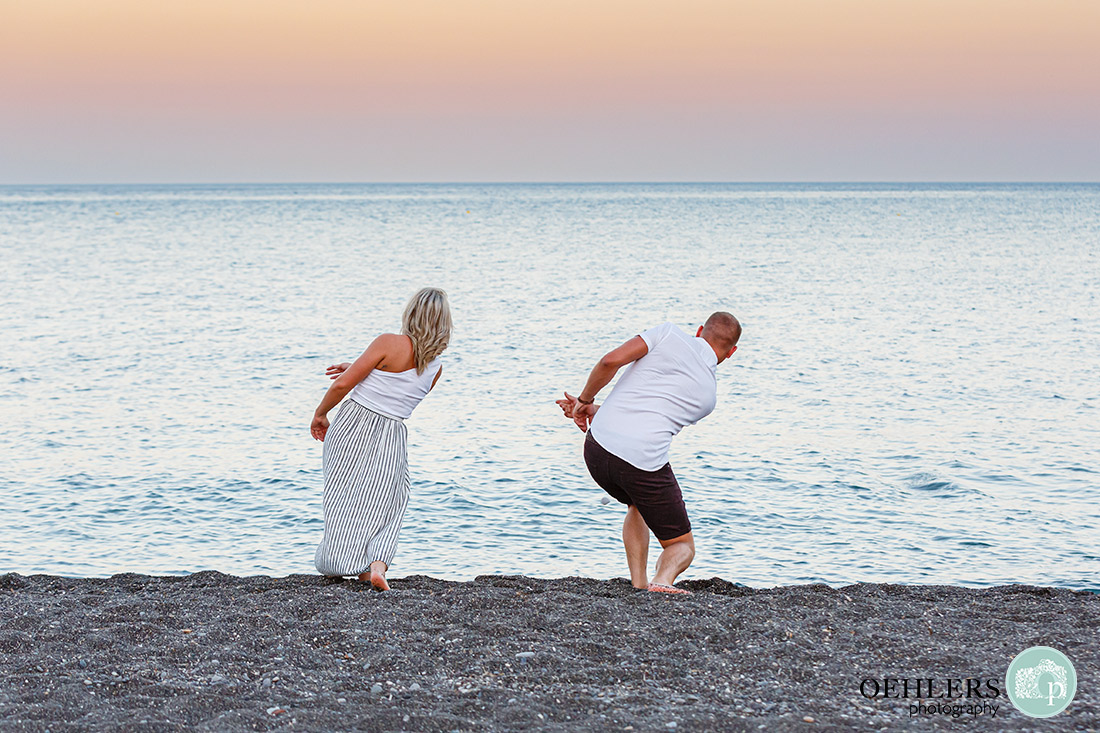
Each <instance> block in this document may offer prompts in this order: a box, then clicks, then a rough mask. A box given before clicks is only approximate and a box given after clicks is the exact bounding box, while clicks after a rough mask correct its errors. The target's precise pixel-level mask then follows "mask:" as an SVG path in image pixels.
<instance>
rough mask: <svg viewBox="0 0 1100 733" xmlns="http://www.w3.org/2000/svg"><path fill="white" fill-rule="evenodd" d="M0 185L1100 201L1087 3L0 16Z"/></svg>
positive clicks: (273, 0)
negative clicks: (863, 188)
mask: <svg viewBox="0 0 1100 733" xmlns="http://www.w3.org/2000/svg"><path fill="white" fill-rule="evenodd" d="M0 19H2V20H0V183H54V182H59V183H63V182H73V183H79V182H221V181H242V182H244V181H257V182H259V181H637V180H642V181H806V180H812V181H834V180H836V181H845V180H863V181H911V180H921V181H958V180H965V181H997V180H1067V181H1072V180H1090V181H1095V180H1100V2H1098V1H1097V0H753V1H751V2H741V1H738V0H667V1H664V2H647V1H646V0H630V1H629V2H628V1H625V0H624V1H619V0H584V1H580V0H538V1H535V0H391V1H387V2H372V1H371V0H308V1H307V0H300V1H296V2H291V1H289V0H186V1H185V2H184V1H171V2H170V1H167V0H0Z"/></svg>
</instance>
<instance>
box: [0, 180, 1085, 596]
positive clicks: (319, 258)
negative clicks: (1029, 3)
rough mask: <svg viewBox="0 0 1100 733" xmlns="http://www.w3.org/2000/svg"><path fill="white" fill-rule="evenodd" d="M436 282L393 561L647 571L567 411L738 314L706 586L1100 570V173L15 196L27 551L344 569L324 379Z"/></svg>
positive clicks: (6, 360) (722, 402) (706, 434)
mask: <svg viewBox="0 0 1100 733" xmlns="http://www.w3.org/2000/svg"><path fill="white" fill-rule="evenodd" d="M424 286H437V287H442V288H444V289H446V290H447V291H448V292H449V295H450V299H451V304H452V309H453V313H454V321H455V330H454V336H453V340H452V343H451V346H450V348H449V349H448V350H447V352H446V354H445V355H444V364H445V366H444V371H443V377H442V379H441V380H440V382H439V384H438V386H437V387H436V389H435V390H434V391H433V392H432V393H431V394H430V395H429V396H428V398H427V399H426V400H425V401H424V402H423V403H422V404H421V406H420V407H419V408H418V409H417V411H416V413H415V414H414V415H413V416H412V418H410V419H409V420H408V421H407V424H408V430H409V463H410V472H411V478H412V498H411V501H410V505H409V510H408V513H407V515H406V517H405V523H404V529H403V530H402V534H401V541H400V546H399V548H398V554H397V557H396V558H395V560H394V565H393V568H392V571H391V576H392V577H398V578H399V577H401V576H406V575H412V574H427V575H431V576H435V577H440V578H450V579H458V580H462V579H471V578H474V577H476V576H478V575H493V574H516V573H522V574H526V575H531V576H536V577H543V578H556V577H562V576H570V575H582V576H589V577H597V578H613V577H624V576H625V575H626V566H625V560H624V557H623V552H622V546H621V540H620V525H621V521H622V517H623V507H622V506H620V505H618V504H617V503H616V502H611V503H610V504H604V503H602V501H601V499H602V498H603V496H604V494H603V492H602V491H601V490H600V489H599V488H598V487H597V486H596V485H595V484H594V483H593V482H592V480H591V479H590V477H589V476H588V474H587V471H586V469H585V467H584V464H583V461H582V458H581V446H582V439H583V435H582V434H581V432H580V431H579V430H578V429H577V428H576V427H574V426H573V425H572V424H571V423H570V422H569V421H567V420H566V419H564V418H563V416H562V414H561V411H560V410H559V408H558V407H557V406H556V405H555V404H554V400H555V399H556V398H558V397H560V396H561V395H562V393H563V392H564V391H566V390H568V391H570V392H572V393H576V391H578V390H579V389H580V388H581V387H582V385H583V383H584V380H585V377H586V375H587V373H588V371H589V370H590V369H591V368H592V366H593V365H594V364H595V363H596V361H597V359H598V358H599V357H600V356H601V355H602V354H604V353H605V352H607V351H609V350H610V349H612V348H614V347H615V346H618V345H619V344H621V343H623V342H624V341H626V340H628V339H629V338H631V337H633V336H634V335H635V334H638V333H639V332H641V331H643V330H645V329H647V328H649V327H651V326H654V325H658V324H661V323H664V322H667V321H671V322H673V323H675V324H676V325H677V326H678V327H680V328H682V329H683V330H684V331H686V332H689V333H694V332H695V329H696V328H697V327H698V325H699V324H700V323H701V322H702V321H703V320H704V319H705V318H706V317H707V316H708V315H709V314H710V313H711V312H713V311H716V310H727V311H730V312H732V313H734V314H735V315H736V316H737V317H738V318H739V319H740V320H741V322H742V324H743V327H744V334H743V336H742V339H741V343H740V348H739V349H738V351H737V352H736V354H734V356H733V357H732V358H731V359H730V360H728V361H726V362H724V363H723V364H721V365H720V366H719V367H718V406H717V408H716V409H715V411H714V413H713V414H711V415H710V416H709V417H707V418H706V419H705V420H703V421H702V422H700V423H699V424H697V425H695V426H691V427H688V428H686V429H685V430H684V431H683V432H682V433H680V435H679V436H678V437H677V438H676V439H675V441H674V443H673V448H672V452H671V463H672V466H673V468H674V470H675V472H676V475H677V476H678V478H679V481H680V484H681V486H682V488H683V492H684V497H685V500H686V503H687V507H688V511H689V513H690V516H691V520H692V524H693V528H694V533H695V537H696V544H697V555H696V559H695V562H694V563H693V564H692V566H691V568H690V569H689V570H688V572H687V573H686V574H685V575H684V576H683V577H684V578H710V577H714V576H718V577H721V578H725V579H727V580H730V581H734V582H737V583H743V584H746V585H749V586H753V587H770V586H776V585H786V584H800V583H826V584H829V585H832V586H839V585H844V584H848V583H855V582H882V583H907V584H953V585H963V586H971V587H981V586H990V585H999V584H1006V583H1027V584H1038V585H1050V586H1059V587H1066V588H1074V589H1089V590H1098V589H1100V501H1098V496H1100V356H1098V354H1100V300H1098V296H1097V292H1098V290H1100V185H1098V184H996V185H983V184H974V185H970V184H965V185H964V184H951V185H943V184H849V183H843V184H786V185H779V184H766V185H765V184H585V185H572V184H500V185H481V184H469V185H441V184H424V185H414V184H407V185H382V184H364V185H347V184H332V185H323V184H309V185H170V186H169V185H164V186H159V185H144V186H123V185H118V186H5V187H0V425H2V430H0V517H2V523H0V573H2V572H17V573H22V574H32V573H52V574H58V575H63V576H108V575H111V574H115V573H122V572H136V573H152V574H181V573H188V572H194V571H200V570H218V571H221V572H224V573H231V574H235V575H275V576H282V575H287V574H291V573H314V572H316V571H315V570H314V568H313V553H314V548H315V547H316V545H317V543H318V541H319V540H320V538H321V533H322V528H323V519H322V511H321V498H322V472H321V449H322V445H321V443H319V442H316V441H314V440H313V439H312V438H311V437H310V435H309V430H308V428H309V423H310V418H311V415H312V413H313V410H314V408H315V406H316V404H317V403H318V401H319V400H320V398H321V396H322V395H323V393H324V391H325V389H326V388H327V386H328V384H329V381H328V379H327V378H326V377H325V368H326V367H327V366H328V365H329V364H333V363H336V362H342V361H349V360H352V359H354V358H355V357H356V356H357V355H358V354H359V353H361V352H362V350H363V349H364V348H365V347H366V346H367V344H369V343H370V341H371V340H372V339H373V338H374V337H375V336H376V335H378V334H379V333H382V332H387V331H396V330H398V329H399V327H400V316H401V312H402V309H403V306H404V303H405V301H406V299H407V298H408V297H409V296H410V295H411V294H412V293H413V292H414V291H416V290H417V289H419V288H421V287H424ZM657 549H658V548H657V544H656V542H655V541H654V542H653V543H652V547H651V558H650V562H651V565H652V563H653V562H654V561H655V559H656V551H657Z"/></svg>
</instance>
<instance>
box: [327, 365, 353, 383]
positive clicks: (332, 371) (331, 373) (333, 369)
mask: <svg viewBox="0 0 1100 733" xmlns="http://www.w3.org/2000/svg"><path fill="white" fill-rule="evenodd" d="M349 366H351V362H350V361H345V362H344V363H343V364H329V366H328V369H326V370H325V376H326V377H328V378H329V379H336V378H337V377H338V376H340V375H341V374H343V373H344V372H346V371H347V370H348V367H349Z"/></svg>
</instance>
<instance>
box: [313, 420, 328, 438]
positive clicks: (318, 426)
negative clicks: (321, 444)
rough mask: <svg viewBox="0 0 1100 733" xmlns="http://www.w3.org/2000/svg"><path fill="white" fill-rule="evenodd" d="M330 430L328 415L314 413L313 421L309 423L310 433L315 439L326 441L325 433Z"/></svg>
mask: <svg viewBox="0 0 1100 733" xmlns="http://www.w3.org/2000/svg"><path fill="white" fill-rule="evenodd" d="M327 432H328V417H327V416H325V415H314V416H313V422H311V423H310V424H309V434H310V435H312V436H313V439H314V440H320V441H324V439H325V433H327Z"/></svg>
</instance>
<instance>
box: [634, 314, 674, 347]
mask: <svg viewBox="0 0 1100 733" xmlns="http://www.w3.org/2000/svg"><path fill="white" fill-rule="evenodd" d="M674 328H676V326H675V324H673V323H672V322H671V321H669V322H668V323H662V324H661V325H660V326H654V327H653V328H651V329H649V330H647V331H642V332H641V333H640V334H638V335H639V336H641V337H642V341H645V345H646V347H647V348H648V349H649V350H650V351H653V350H654V349H655V348H657V346H658V344H660V343H661V342H662V341H664V340H665V338H666V337H667V336H668V334H669V333H671V331H672V329H674Z"/></svg>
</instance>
